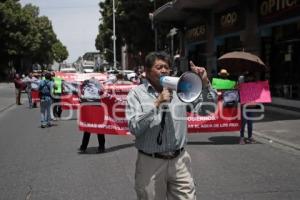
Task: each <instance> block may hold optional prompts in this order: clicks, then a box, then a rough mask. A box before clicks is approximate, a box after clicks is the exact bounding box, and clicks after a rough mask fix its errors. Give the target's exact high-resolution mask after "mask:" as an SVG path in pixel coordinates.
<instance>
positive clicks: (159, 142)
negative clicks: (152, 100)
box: [156, 111, 166, 145]
mask: <svg viewBox="0 0 300 200" xmlns="http://www.w3.org/2000/svg"><path fill="white" fill-rule="evenodd" d="M165 118H166V111H163V113H162V117H161V123H160V129H159V133H158V135H157V138H156V142H157V144H158V145H161V144H162V134H163V132H164V128H165V123H166V120H165Z"/></svg>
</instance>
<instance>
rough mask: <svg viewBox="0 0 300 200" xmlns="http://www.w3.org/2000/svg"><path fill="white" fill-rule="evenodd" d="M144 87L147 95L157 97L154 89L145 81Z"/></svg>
mask: <svg viewBox="0 0 300 200" xmlns="http://www.w3.org/2000/svg"><path fill="white" fill-rule="evenodd" d="M144 86H145V88H146V90H147V91H148V92H149V93H151V94H154V95H155V96H157V95H158V92H157V91H156V90H155V89H154V87H153V86H152V85H151V83H150V82H149V81H148V80H147V79H146V81H145V82H144Z"/></svg>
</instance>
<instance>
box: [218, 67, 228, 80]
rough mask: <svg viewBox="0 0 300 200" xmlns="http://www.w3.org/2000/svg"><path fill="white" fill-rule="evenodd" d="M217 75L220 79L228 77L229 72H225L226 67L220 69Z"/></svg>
mask: <svg viewBox="0 0 300 200" xmlns="http://www.w3.org/2000/svg"><path fill="white" fill-rule="evenodd" d="M218 75H219V77H220V78H222V79H228V78H229V75H230V74H229V73H228V72H227V70H226V69H221V70H220V72H219V73H218Z"/></svg>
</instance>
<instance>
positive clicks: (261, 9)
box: [257, 0, 300, 24]
mask: <svg viewBox="0 0 300 200" xmlns="http://www.w3.org/2000/svg"><path fill="white" fill-rule="evenodd" d="M257 10H258V18H259V23H260V24H266V23H271V22H274V21H278V20H283V19H287V18H289V17H292V16H300V1H299V0H259V2H258V9H257Z"/></svg>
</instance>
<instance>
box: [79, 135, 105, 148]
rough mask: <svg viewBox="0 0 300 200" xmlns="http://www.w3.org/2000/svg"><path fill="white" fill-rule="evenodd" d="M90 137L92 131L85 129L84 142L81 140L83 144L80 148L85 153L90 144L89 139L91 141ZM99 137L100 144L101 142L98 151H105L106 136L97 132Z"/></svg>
mask: <svg viewBox="0 0 300 200" xmlns="http://www.w3.org/2000/svg"><path fill="white" fill-rule="evenodd" d="M90 137H91V133H90V132H87V131H85V132H84V133H83V137H82V142H81V145H80V148H79V152H80V153H85V152H86V149H87V146H88V144H89V141H90ZM97 138H98V144H99V146H98V151H97V152H98V153H103V152H105V136H104V134H97Z"/></svg>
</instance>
